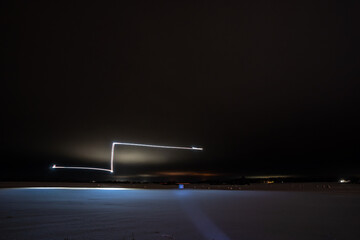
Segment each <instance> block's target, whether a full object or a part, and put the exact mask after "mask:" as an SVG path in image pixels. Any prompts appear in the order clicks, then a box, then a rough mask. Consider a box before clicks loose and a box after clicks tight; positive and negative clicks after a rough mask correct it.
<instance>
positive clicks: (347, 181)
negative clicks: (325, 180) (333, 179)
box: [339, 179, 350, 183]
mask: <svg viewBox="0 0 360 240" xmlns="http://www.w3.org/2000/svg"><path fill="white" fill-rule="evenodd" d="M339 182H340V183H349V182H350V180H345V179H340V181H339Z"/></svg>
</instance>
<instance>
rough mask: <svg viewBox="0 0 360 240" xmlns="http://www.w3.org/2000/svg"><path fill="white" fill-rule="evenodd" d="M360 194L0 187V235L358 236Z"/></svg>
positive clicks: (186, 239) (142, 239) (220, 239)
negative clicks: (0, 188)
mask: <svg viewBox="0 0 360 240" xmlns="http://www.w3.org/2000/svg"><path fill="white" fill-rule="evenodd" d="M359 219H360V195H349V194H345V195H344V194H327V193H326V194H325V193H313V192H312V193H311V192H309V193H306V192H275V191H226V190H128V189H127V190H100V189H87V190H79V189H34V188H32V189H31V188H28V189H26V188H22V189H2V190H0V239H6V240H11V239H20V240H21V239H34V240H42V239H46V240H48V239H60V240H64V239H68V240H70V239H71V240H75V239H81V240H83V239H84V240H85V239H86V240H87V239H104V240H110V239H111V240H112V239H116V240H127V239H131V240H132V239H135V240H148V239H154V240H155V239H156V240H162V239H167V240H169V239H170V240H171V239H176V240H179V239H180V240H181V239H183V240H193V239H194V240H196V239H209V240H210V239H214V240H228V239H233V240H242V239H245V240H251V239H277V240H278V239H289V240H290V239H291V240H294V239H295V240H296V239H324V240H325V239H347V240H349V239H359V236H360V225H359Z"/></svg>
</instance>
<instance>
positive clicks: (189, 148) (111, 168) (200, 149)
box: [52, 142, 203, 173]
mask: <svg viewBox="0 0 360 240" xmlns="http://www.w3.org/2000/svg"><path fill="white" fill-rule="evenodd" d="M115 145H125V146H135V147H150V148H166V149H180V150H193V151H202V150H203V148H199V147H176V146H162V145H152V144H140V143H123V142H113V143H112V147H111V159H110V169H108V168H93V167H66V166H57V165H56V164H54V165H53V166H52V168H62V169H64V168H66V169H80V170H96V171H106V172H111V173H113V172H114V151H115Z"/></svg>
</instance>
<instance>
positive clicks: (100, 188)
mask: <svg viewBox="0 0 360 240" xmlns="http://www.w3.org/2000/svg"><path fill="white" fill-rule="evenodd" d="M17 189H29V190H31V189H34V190H53V189H56V190H58V189H66V190H115V191H116V190H138V189H135V188H106V187H24V188H17Z"/></svg>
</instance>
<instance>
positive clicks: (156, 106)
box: [0, 0, 360, 179]
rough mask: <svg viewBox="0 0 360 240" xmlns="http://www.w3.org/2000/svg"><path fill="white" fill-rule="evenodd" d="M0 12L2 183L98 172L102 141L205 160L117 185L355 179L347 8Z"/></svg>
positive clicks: (178, 6)
mask: <svg viewBox="0 0 360 240" xmlns="http://www.w3.org/2000/svg"><path fill="white" fill-rule="evenodd" d="M1 5H2V6H1V25H2V33H3V34H2V37H1V38H2V39H1V56H2V60H3V63H2V71H1V73H2V74H1V82H2V84H1V85H2V86H1V126H2V129H1V161H2V168H1V169H0V175H2V176H3V178H15V179H16V178H21V177H24V176H31V177H33V178H36V177H41V176H44V175H47V176H49V175H51V174H56V173H53V172H51V171H49V169H48V167H49V166H50V165H51V164H52V163H54V162H56V163H58V162H60V163H66V164H68V165H77V166H79V165H85V166H88V165H92V166H100V167H107V165H108V161H109V158H110V149H111V142H112V141H124V142H137V143H150V144H162V145H180V146H200V147H203V148H204V149H205V151H204V152H203V153H201V156H200V155H196V157H194V158H193V159H192V157H189V159H190V160H189V159H187V160H183V162H181V161H179V159H178V160H174V162H172V160H171V159H172V157H175V158H176V156H180V155H177V152H176V151H175V152H173V153H171V154H173V155H172V157H170V158H168V159H167V160H166V161H163V162H161V161H160V162H158V163H157V164H155V163H153V161H155V162H156V160H154V157H151V156H156V154H155V155H154V154H152V153H149V155H148V156H149V159H148V160H144V161H142V162H141V161H140V163H139V164H138V165H137V166H138V168H137V170H134V169H136V167H134V168H132V167H129V166H130V165H131V166H136V163H135V162H136V161H137V160H134V161H135V162H134V163H132V164H130V165H129V166H128V169H130V168H131V169H132V170H131V171H130V170H129V172H128V173H130V174H140V175H141V174H145V175H146V174H154V173H156V172H159V169H160V170H161V171H163V172H170V173H173V174H177V173H179V174H180V173H181V172H188V173H189V174H190V175H191V174H193V175H196V174H199V175H201V174H205V175H206V174H225V175H229V176H230V175H238V176H240V175H273V174H275V175H289V174H304V175H309V176H310V175H336V176H340V175H344V174H345V175H346V174H359V173H360V163H359V157H360V149H359V142H360V141H359V136H360V135H359V133H360V131H359V122H360V121H359V120H360V116H359V104H360V91H359V89H360V88H359V87H360V83H359V76H360V74H359V66H360V61H359V52H360V51H359V43H360V35H359V32H360V31H359V22H360V19H359V12H360V4H359V1H194V0H191V1H106V2H105V1H96V2H95V1H94V2H92V1H69V2H64V1H57V2H55V1H2V2H1ZM117 150H118V152H119V153H120V152H121V151H122V150H121V149H117ZM132 151H133V152H134V153H135V155H136V154H140V153H141V154H142V153H144V152H142V150H139V152H137V150H132ZM145 152H146V151H145ZM166 154H168V153H166ZM166 154H165V155H166ZM169 154H170V153H169ZM171 154H170V155H171ZM160 155H161V154H160ZM189 155H191V154H189ZM143 156H144V154H143ZM145 156H147V155H145ZM145 158H146V157H145ZM177 158H179V157H177ZM191 159H192V160H193V161H191ZM121 161H122V160H121V158H120V159H118V160H117V163H118V169H117V171H118V172H121V173H122V174H124V175H126V171H125V170H126V169H127V168H126V166H127V165H126V163H125V162H123V163H120V162H121ZM175 162H176V164H175ZM115 165H116V164H115ZM120 165H121V166H122V168H121V169H122V170H120ZM115 167H116V166H115ZM124 169H125V170H124ZM56 171H58V170H56ZM59 171H70V170H59ZM86 172H87V173H79V171H73V172H72V174H88V175H86V176H87V177H88V176H90V175H91V174H95V173H93V172H88V171H86ZM96 174H103V175H106V174H108V173H96ZM115 175H116V173H115Z"/></svg>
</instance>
